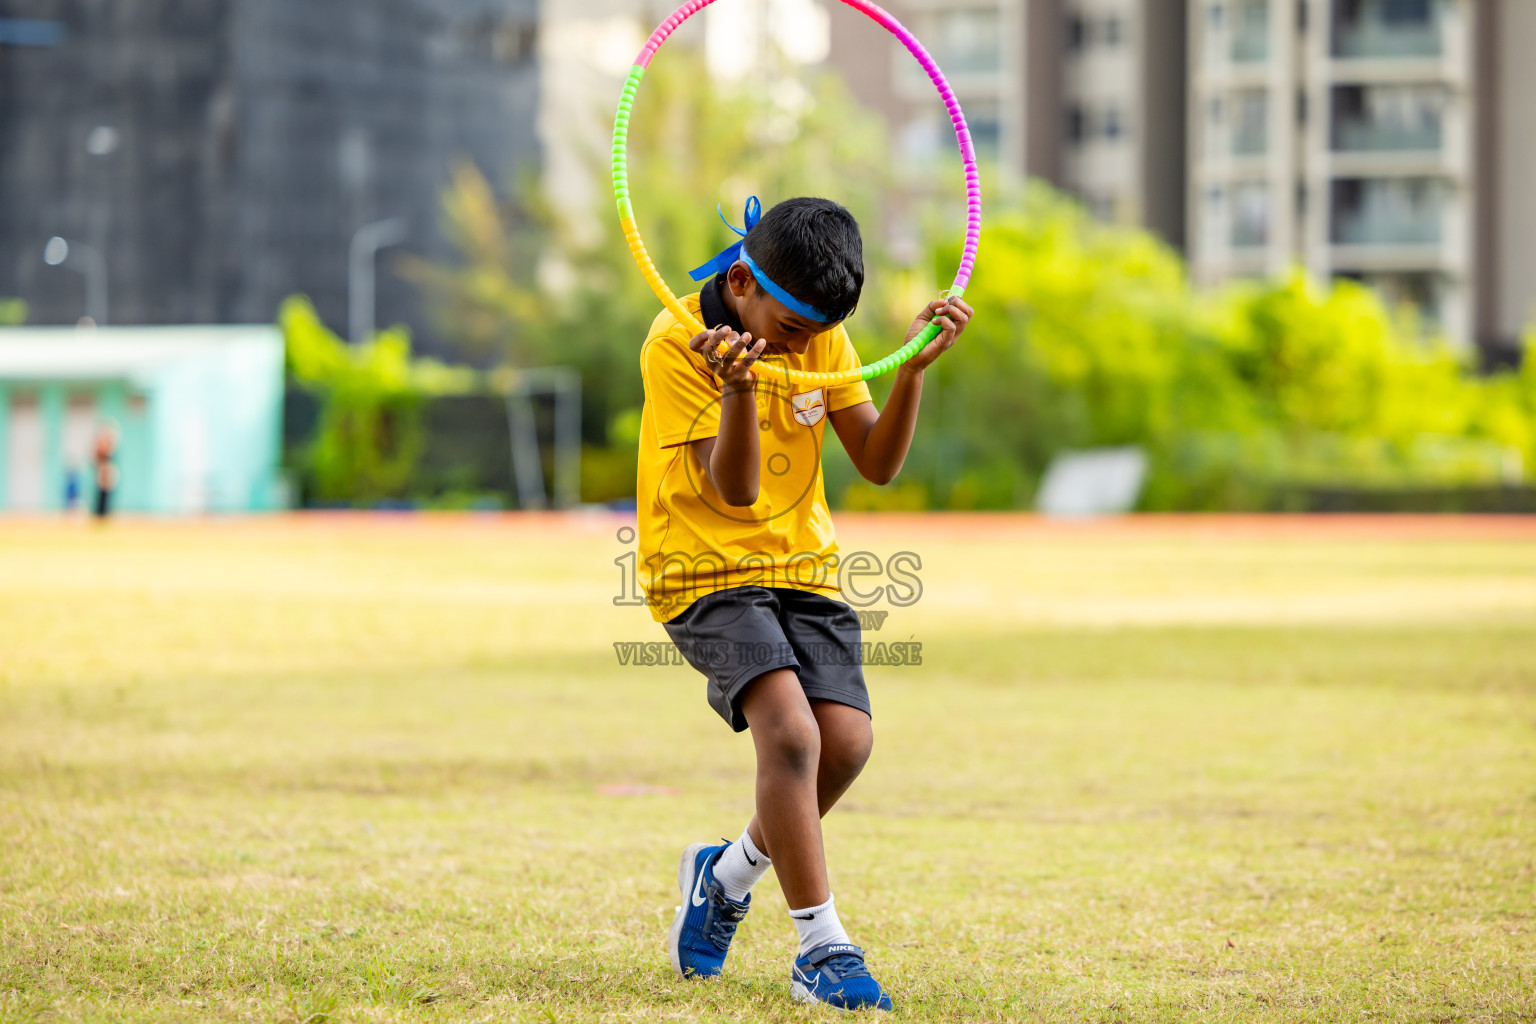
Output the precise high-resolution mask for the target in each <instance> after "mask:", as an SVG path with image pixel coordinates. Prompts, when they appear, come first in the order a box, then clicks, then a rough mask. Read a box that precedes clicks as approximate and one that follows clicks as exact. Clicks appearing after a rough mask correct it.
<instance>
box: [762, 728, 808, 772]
mask: <svg viewBox="0 0 1536 1024" xmlns="http://www.w3.org/2000/svg"><path fill="white" fill-rule="evenodd" d="M764 740H765V743H764V744H763V745H764V747H765V748H766V750H765V753H767V754H769V755H770V756H771V757H773V759H774V760H775V762H777V764H778V765H779V767H780V768H783V769H785V770H787V771H789V772H792V773H794V774H795V775H803V776H813V775H815V774H816V766H817V765H818V764H819V763H820V761H821V730H820V729H819V728H817V725H816V719H814V718H812V717H811V716H810V715H786V716H784V717H783V718H781V719H779V720H778V721H776V722H774V723H773V726H772V728H771V729H770V730H768V735H767V736H765V737H764Z"/></svg>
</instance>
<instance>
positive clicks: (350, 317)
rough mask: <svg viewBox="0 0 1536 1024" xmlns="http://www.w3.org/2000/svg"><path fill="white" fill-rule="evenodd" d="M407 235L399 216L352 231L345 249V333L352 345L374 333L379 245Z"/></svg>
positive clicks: (365, 339) (384, 245)
mask: <svg viewBox="0 0 1536 1024" xmlns="http://www.w3.org/2000/svg"><path fill="white" fill-rule="evenodd" d="M406 235H407V229H406V223H405V219H404V218H402V217H390V218H388V219H386V220H376V221H374V222H373V223H372V224H364V225H363V226H362V227H360V228H358V229H357V231H355V232H354V233H353V235H352V245H351V246H350V247H349V249H348V253H347V337H348V338H349V339H350V340H351V342H352V344H354V345H359V344H362V343H363V342H364V341H367V340H368V338H369V336H370V335H372V334H373V318H374V313H375V308H374V306H375V302H374V295H375V291H376V288H375V283H374V274H375V270H374V262H375V259H374V258H375V256H377V255H378V251H379V250H380V249H386V248H388V247H389V246H392V245H399V244H400V243H401V242H403V241H405V239H406Z"/></svg>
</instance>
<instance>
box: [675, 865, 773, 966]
mask: <svg viewBox="0 0 1536 1024" xmlns="http://www.w3.org/2000/svg"><path fill="white" fill-rule="evenodd" d="M730 845H731V844H730V843H721V844H720V845H718V846H711V845H710V844H709V843H694V844H693V845H692V846H690V847H688V849H686V850H684V851H683V859H682V860H681V861H680V862H679V863H678V865H677V887H678V889H679V890H681V892H682V894H683V905H682V906H680V907H678V908H677V916H676V917H674V918H673V919H672V931H671V933H670V934H669V935H668V936H667V952H668V953H669V954H671V956H672V969H673V970H674V971H676V972H677V973H678V974H679V975H681V976H682V977H684V978H690V977H691V978H713V977H715V976H716V975H718V974H719V973H720V968H722V967H724V966H725V955H726V954H727V953H728V952H730V949H731V939H733V938H735V937H736V926H737V925H738V924H740V923H741V919H742V918H744V917H746V916H747V911H748V909H750V905H751V903H752V895H751V894H750V893H748V894H747V898H746V899H745V900H743V901H742V902H740V903H737V902H736V901H735V900H733V899H730V898H728V897H727V896H726V895H725V890H724V888H722V887H721V885H720V883H719V882H717V881H715V873H714V871H712V870H711V867H712V866H713V865H714V863H715V859H716V858H718V857H719V856H720V854H721V853H722V852H724V850H725V848H726V847H727V846H730Z"/></svg>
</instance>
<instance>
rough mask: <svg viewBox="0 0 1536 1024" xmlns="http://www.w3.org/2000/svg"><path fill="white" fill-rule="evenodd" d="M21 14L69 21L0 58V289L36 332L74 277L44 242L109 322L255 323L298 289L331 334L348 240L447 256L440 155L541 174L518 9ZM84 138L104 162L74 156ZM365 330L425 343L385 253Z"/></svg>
mask: <svg viewBox="0 0 1536 1024" xmlns="http://www.w3.org/2000/svg"><path fill="white" fill-rule="evenodd" d="M23 6H25V7H26V8H27V10H26V11H24V12H23V11H19V10H18V11H16V12H15V13H17V14H24V15H25V16H27V17H44V18H59V19H61V20H63V21H65V22H66V24H67V26H68V32H67V36H66V38H65V41H64V43H63V45H61V46H59V47H57V48H55V49H51V50H22V49H16V48H9V47H7V48H4V49H3V51H0V295H9V294H15V295H21V296H22V297H24V298H27V299H28V300H30V301H31V302H32V306H33V319H34V321H36V322H41V323H72V322H73V321H74V320H75V319H76V318H77V317H78V316H79V315H80V313H81V311H82V297H83V286H82V284H81V281H80V278H79V275H77V274H74V273H73V272H71V271H69V270H68V269H66V268H50V267H46V266H44V265H43V263H42V260H41V251H42V245H43V242H44V241H45V240H46V239H47V237H48V236H50V235H53V234H61V235H65V236H66V237H72V238H80V239H84V240H86V241H88V242H92V243H94V244H97V245H99V246H100V247H102V248H104V250H105V251H106V253H107V256H108V261H109V265H110V273H111V290H112V319H113V321H114V322H117V323H184V322H213V323H218V322H260V321H267V320H270V319H271V318H272V316H273V314H274V313H275V311H276V309H277V305H278V303H279V302H280V301H281V300H282V298H283V297H284V296H286V295H288V294H290V293H292V292H296V291H303V292H307V293H309V294H310V295H311V296H312V297H313V298H314V299H315V301H316V303H317V305H318V307H319V309H320V311H321V315H322V316H323V317H324V318H325V319H326V320H327V321H328V322H329V323H331V324H332V325H333V326H334V327H336V328H337V329H338V330H344V329H345V326H346V253H347V245H348V242H349V240H350V238H351V234H352V232H353V231H354V230H355V229H356V228H357V227H358V226H359V225H361V224H363V223H366V222H367V221H369V220H373V219H376V218H379V217H384V216H404V217H406V218H408V219H409V221H410V222H411V240H410V242H409V243H408V246H409V247H410V248H412V249H414V250H415V251H417V252H421V253H424V254H427V255H430V256H434V257H439V258H443V257H447V256H449V255H450V253H449V251H448V249H447V246H446V245H445V243H444V242H443V240H442V239H441V237H440V235H439V232H438V216H439V214H438V211H439V208H440V204H439V199H440V193H441V190H442V188H443V186H444V185H445V184H446V182H447V180H448V177H449V175H450V173H451V170H452V166H453V163H454V161H455V160H457V159H460V158H469V159H473V160H475V161H476V162H477V163H479V165H480V166H481V168H482V169H483V170H484V171H485V172H486V173H487V175H488V176H489V177H490V178H491V179H492V180H493V181H494V182H497V183H499V184H505V185H508V186H509V185H510V183H511V181H512V179H513V177H514V175H515V174H516V173H517V172H518V170H519V169H522V168H526V169H528V170H530V171H531V170H534V169H536V167H537V165H538V162H539V149H538V143H537V138H536V135H535V130H534V123H535V115H536V111H537V104H538V76H537V64H536V55H537V46H536V43H537V24H538V21H537V0H200V2H198V3H194V4H188V3H185V2H182V0H33V2H31V3H27V4H24V5H23ZM98 124H105V125H110V126H112V127H115V128H116V129H118V131H119V132H120V135H121V139H122V143H121V146H120V148H119V149H118V151H117V152H115V153H112V154H109V155H106V156H101V157H94V156H90V155H89V154H87V153H86V152H85V139H86V137H87V134H88V133H89V131H90V130H91V128H92V127H93V126H95V125H98ZM378 320H379V322H380V323H381V324H387V323H390V322H392V321H396V320H403V321H406V322H408V323H410V324H411V325H412V326H414V327H415V328H417V330H418V332H420V333H423V334H427V335H430V325H429V324H428V323H427V322H426V318H425V316H424V314H423V312H422V309H421V303H420V301H419V297H418V296H417V295H416V294H415V293H414V290H413V289H412V288H411V287H410V286H408V285H406V284H405V283H404V282H402V281H400V280H399V279H398V278H396V277H394V276H393V275H392V274H391V273H390V261H389V259H388V257H387V256H386V258H385V259H384V260H381V272H380V277H379V315H378ZM429 347H430V345H429Z"/></svg>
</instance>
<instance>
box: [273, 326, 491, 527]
mask: <svg viewBox="0 0 1536 1024" xmlns="http://www.w3.org/2000/svg"><path fill="white" fill-rule="evenodd" d="M278 322H279V324H280V326H281V327H282V330H283V336H284V339H285V343H286V362H287V371H288V375H289V377H290V379H291V380H292V381H293V382H294V383H295V384H297V385H298V386H299V387H301V388H304V389H305V390H307V391H309V392H310V393H312V394H313V395H315V397H316V398H317V399H318V400H319V402H320V420H319V424H318V426H317V428H316V430H315V436H314V438H313V439H312V440H311V441H310V442H309V444H308V445H307V446H306V447H305V449H304V451H303V454H302V456H301V459H302V465H301V468H302V470H303V471H304V473H305V475H306V478H307V482H308V484H309V487H310V490H311V491H312V494H313V497H314V498H316V499H318V500H320V501H323V502H355V503H360V504H367V503H371V502H376V501H380V500H384V499H388V498H406V497H409V496H410V494H409V490H410V483H411V478H412V474H413V473H414V471H415V468H416V463H417V460H418V459H419V458H420V456H421V452H422V449H423V447H424V436H423V432H422V406H423V403H424V402H425V401H426V399H427V398H428V397H429V396H432V395H440V394H452V393H461V392H464V391H468V390H471V389H473V388H474V387H475V386H476V384H477V375H476V374H474V373H473V372H472V371H467V370H464V369H462V368H460V369H454V368H450V367H445V366H442V365H441V364H438V363H434V362H431V361H428V360H413V359H412V358H411V339H410V334H409V332H407V331H406V330H405V328H403V327H393V328H390V329H388V330H384V331H380V332H378V333H377V334H375V335H374V337H373V338H371V339H369V340H368V341H366V342H364V343H362V344H361V345H357V346H355V347H354V346H349V345H348V344H347V343H346V342H344V341H342V340H341V339H340V338H338V337H337V336H336V335H335V334H334V333H332V331H331V330H330V329H329V328H328V327H326V326H325V324H324V323H323V322H322V321H321V320H320V318H319V316H318V315H317V314H316V313H315V309H314V306H313V305H312V304H311V303H310V301H309V300H308V299H307V298H304V297H303V296H292V297H290V298H289V299H287V300H286V301H285V302H284V303H283V306H282V309H281V311H280V312H279V314H278Z"/></svg>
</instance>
